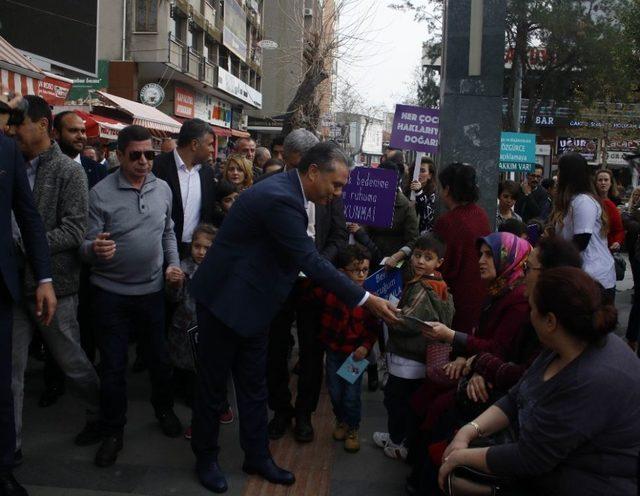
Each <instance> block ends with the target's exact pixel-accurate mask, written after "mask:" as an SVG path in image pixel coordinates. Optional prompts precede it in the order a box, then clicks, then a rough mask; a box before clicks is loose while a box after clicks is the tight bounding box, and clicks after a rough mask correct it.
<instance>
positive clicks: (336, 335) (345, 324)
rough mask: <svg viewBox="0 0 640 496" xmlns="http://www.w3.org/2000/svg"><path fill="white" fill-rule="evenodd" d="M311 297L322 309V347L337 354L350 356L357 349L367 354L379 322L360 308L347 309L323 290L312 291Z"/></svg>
mask: <svg viewBox="0 0 640 496" xmlns="http://www.w3.org/2000/svg"><path fill="white" fill-rule="evenodd" d="M313 297H314V298H316V299H317V302H318V303H320V304H321V305H322V307H321V312H322V313H321V317H320V326H321V328H322V330H321V332H320V341H322V343H324V344H325V345H326V346H327V347H328V348H329V349H331V350H333V351H338V352H341V353H352V352H353V351H355V349H356V348H358V347H360V346H364V347H365V348H366V349H367V350H369V351H371V348H373V345H374V344H375V342H376V340H377V339H378V333H379V331H380V329H381V327H382V326H381V324H380V320H379V319H377V318H376V317H374V316H373V314H372V313H371V312H369V311H368V310H366V309H365V308H363V307H355V308H351V307H349V306H348V305H346V304H345V303H343V302H342V301H341V300H339V299H338V297H337V296H336V295H335V294H333V293H330V292H328V291H326V290H324V289H323V288H320V287H315V288H314V289H313Z"/></svg>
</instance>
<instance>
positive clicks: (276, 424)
mask: <svg viewBox="0 0 640 496" xmlns="http://www.w3.org/2000/svg"><path fill="white" fill-rule="evenodd" d="M289 425H291V417H290V416H289V415H285V414H282V413H277V412H276V414H275V415H274V416H273V418H272V419H271V420H270V421H269V426H268V428H267V430H268V432H269V439H273V440H274V441H275V440H276V439H280V438H281V437H283V436H284V435H285V433H286V432H287V428H288V427H289Z"/></svg>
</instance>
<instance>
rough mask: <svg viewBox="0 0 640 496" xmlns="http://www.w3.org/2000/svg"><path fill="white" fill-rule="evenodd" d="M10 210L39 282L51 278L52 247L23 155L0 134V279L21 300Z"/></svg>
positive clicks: (12, 141) (10, 140)
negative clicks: (30, 184) (50, 251)
mask: <svg viewBox="0 0 640 496" xmlns="http://www.w3.org/2000/svg"><path fill="white" fill-rule="evenodd" d="M11 210H13V212H14V213H15V216H16V221H17V222H18V226H19V227H20V232H21V234H22V241H23V244H24V247H25V250H26V254H27V258H28V260H29V262H30V263H31V266H32V267H33V270H34V273H35V276H36V279H37V280H38V281H40V280H42V279H48V278H50V277H51V259H50V256H49V245H48V243H47V237H46V233H45V229H44V224H43V223H42V219H41V218H40V214H39V213H38V210H37V209H36V206H35V203H34V201H33V195H32V194H31V187H30V186H29V181H28V180H27V173H26V169H25V166H24V161H23V159H22V154H21V153H20V151H19V150H18V147H17V146H16V144H15V141H14V140H12V139H9V138H7V137H5V136H3V135H2V134H0V277H2V281H3V282H4V285H5V286H6V287H7V289H8V290H9V293H10V294H11V296H12V298H13V299H14V300H15V301H18V300H19V299H20V293H21V290H20V288H21V283H20V279H19V275H18V260H17V259H16V253H15V249H14V246H15V244H14V241H13V235H12V230H11Z"/></svg>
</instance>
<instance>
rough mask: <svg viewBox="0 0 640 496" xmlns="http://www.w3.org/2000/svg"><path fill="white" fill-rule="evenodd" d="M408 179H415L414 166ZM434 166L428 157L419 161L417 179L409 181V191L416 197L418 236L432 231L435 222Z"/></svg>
mask: <svg viewBox="0 0 640 496" xmlns="http://www.w3.org/2000/svg"><path fill="white" fill-rule="evenodd" d="M410 177H415V166H413V167H412V169H411V174H410ZM436 190H437V185H436V164H435V163H434V162H433V159H431V158H429V157H422V159H420V171H419V172H418V179H417V180H413V181H411V191H412V192H414V193H415V195H416V213H417V214H418V229H419V231H420V234H427V233H430V232H431V231H433V225H434V224H435V221H436V203H437V201H438V195H437V193H436Z"/></svg>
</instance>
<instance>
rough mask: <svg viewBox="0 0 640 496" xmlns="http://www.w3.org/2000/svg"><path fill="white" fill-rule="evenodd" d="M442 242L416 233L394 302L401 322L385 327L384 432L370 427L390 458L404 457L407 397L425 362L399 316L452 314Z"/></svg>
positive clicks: (447, 317)
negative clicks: (443, 273)
mask: <svg viewBox="0 0 640 496" xmlns="http://www.w3.org/2000/svg"><path fill="white" fill-rule="evenodd" d="M444 253H445V245H444V243H443V242H442V240H441V239H440V238H439V237H437V236H436V235H435V234H427V235H425V236H421V237H420V238H418V240H417V241H416V243H415V246H414V249H413V252H412V253H411V270H412V273H413V276H412V278H411V279H410V280H409V281H408V282H407V283H406V284H405V286H404V289H403V291H402V297H401V299H400V302H399V303H398V308H400V309H401V322H400V324H397V325H395V326H391V327H389V338H388V340H387V344H386V347H387V353H386V357H387V367H388V371H389V379H388V381H387V384H386V385H385V388H384V405H385V407H386V409H387V416H388V423H387V426H388V429H389V432H375V433H374V434H373V441H374V442H375V444H376V445H378V446H379V447H381V448H383V449H384V453H385V455H387V456H388V457H390V458H401V459H406V457H407V448H406V443H405V440H406V437H407V434H408V432H407V424H408V420H409V418H410V406H409V400H410V398H411V396H412V395H413V393H414V392H415V391H416V390H417V389H418V388H419V387H420V385H421V384H422V382H423V381H424V378H425V375H426V371H427V368H426V367H427V365H428V364H427V365H425V362H426V360H425V357H426V355H427V345H428V344H429V343H428V341H427V339H426V338H425V337H424V336H423V335H422V330H421V328H420V326H419V325H416V323H415V322H414V321H411V320H409V319H403V318H402V317H403V316H405V317H414V318H416V319H419V320H420V321H422V322H428V321H438V322H442V321H446V322H449V323H451V321H452V319H453V314H454V307H453V298H452V297H451V294H450V293H449V290H448V288H447V284H446V283H445V282H444V280H443V279H442V276H441V275H440V274H439V273H438V272H437V270H438V268H440V266H441V265H442V263H443V262H444Z"/></svg>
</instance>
